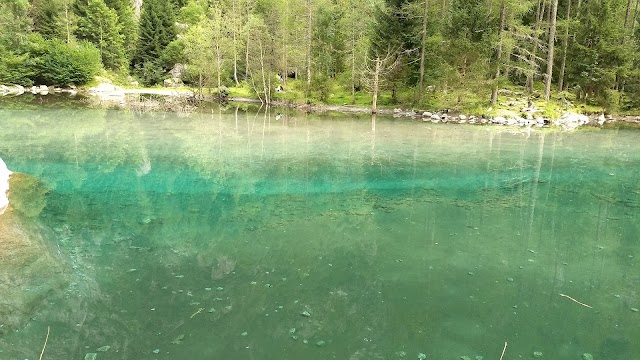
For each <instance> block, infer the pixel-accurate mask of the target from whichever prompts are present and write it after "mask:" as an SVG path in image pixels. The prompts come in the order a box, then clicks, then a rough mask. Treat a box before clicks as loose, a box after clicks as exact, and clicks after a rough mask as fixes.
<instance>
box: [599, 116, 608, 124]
mask: <svg viewBox="0 0 640 360" xmlns="http://www.w3.org/2000/svg"><path fill="white" fill-rule="evenodd" d="M605 121H607V119H605V117H604V114H601V115H600V116H598V125H600V126H602V125H604V123H605Z"/></svg>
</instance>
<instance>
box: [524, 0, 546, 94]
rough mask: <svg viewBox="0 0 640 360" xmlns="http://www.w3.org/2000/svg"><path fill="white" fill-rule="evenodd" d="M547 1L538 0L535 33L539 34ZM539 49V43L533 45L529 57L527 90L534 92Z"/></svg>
mask: <svg viewBox="0 0 640 360" xmlns="http://www.w3.org/2000/svg"><path fill="white" fill-rule="evenodd" d="M544 7H545V3H544V0H538V8H537V10H536V24H535V26H534V34H535V36H537V33H538V31H539V30H540V26H541V24H542V16H543V14H544V12H545V10H544ZM537 50H538V46H537V44H534V45H533V49H532V50H531V56H530V57H529V63H530V67H531V68H530V70H529V73H528V74H527V90H528V91H529V93H532V92H533V82H534V81H533V80H534V77H535V74H536V52H537Z"/></svg>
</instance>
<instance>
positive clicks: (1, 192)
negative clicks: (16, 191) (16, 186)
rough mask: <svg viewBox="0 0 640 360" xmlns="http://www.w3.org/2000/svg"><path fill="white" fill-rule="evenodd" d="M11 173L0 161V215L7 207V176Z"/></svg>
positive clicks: (0, 160)
mask: <svg viewBox="0 0 640 360" xmlns="http://www.w3.org/2000/svg"><path fill="white" fill-rule="evenodd" d="M10 175H11V171H9V169H8V168H7V164H5V163H4V161H2V159H0V215H2V213H4V210H5V209H6V208H7V206H8V205H9V198H8V197H7V193H8V192H9V176H10Z"/></svg>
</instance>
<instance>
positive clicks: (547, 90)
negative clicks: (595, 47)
mask: <svg viewBox="0 0 640 360" xmlns="http://www.w3.org/2000/svg"><path fill="white" fill-rule="evenodd" d="M557 15H558V0H553V3H552V4H551V12H550V19H549V20H550V24H549V49H548V53H547V77H546V79H545V80H546V82H545V86H544V99H545V100H546V101H549V98H550V97H551V77H552V75H553V55H554V53H553V52H554V47H555V41H556V19H557Z"/></svg>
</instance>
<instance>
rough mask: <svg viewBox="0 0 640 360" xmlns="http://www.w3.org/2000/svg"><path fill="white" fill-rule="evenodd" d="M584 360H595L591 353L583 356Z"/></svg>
mask: <svg viewBox="0 0 640 360" xmlns="http://www.w3.org/2000/svg"><path fill="white" fill-rule="evenodd" d="M582 360H593V355H591V354H589V353H584V354H582Z"/></svg>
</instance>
